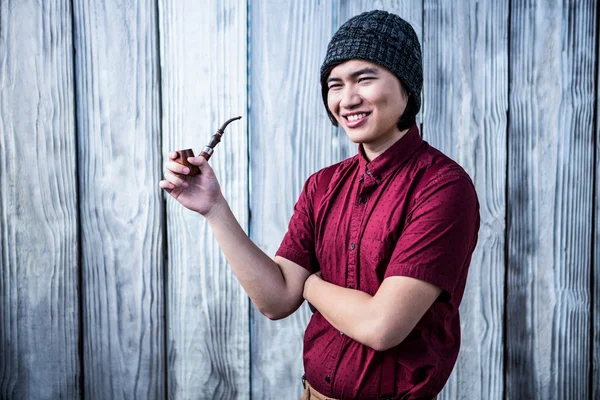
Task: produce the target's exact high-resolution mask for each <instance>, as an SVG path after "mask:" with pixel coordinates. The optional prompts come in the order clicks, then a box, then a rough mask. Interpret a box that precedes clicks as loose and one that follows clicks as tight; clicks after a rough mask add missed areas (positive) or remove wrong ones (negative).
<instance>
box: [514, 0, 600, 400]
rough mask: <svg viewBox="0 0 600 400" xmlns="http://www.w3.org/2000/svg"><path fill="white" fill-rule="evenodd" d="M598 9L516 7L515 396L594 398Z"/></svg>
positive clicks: (587, 4) (546, 4)
mask: <svg viewBox="0 0 600 400" xmlns="http://www.w3.org/2000/svg"><path fill="white" fill-rule="evenodd" d="M595 7H596V4H595V2H594V1H583V2H577V3H575V2H569V3H568V4H563V3H562V2H559V1H550V0H548V1H539V2H533V1H526V0H516V1H512V2H511V10H510V18H511V21H510V25H511V31H510V123H509V141H508V143H509V146H508V148H509V162H508V164H509V169H508V217H507V218H508V232H507V235H508V251H509V254H508V256H509V258H508V281H507V285H508V287H507V289H508V297H507V322H508V325H507V333H506V334H507V336H506V346H507V354H506V361H507V366H506V367H507V374H506V397H507V398H509V399H524V398H531V399H534V398H537V399H586V398H588V396H589V377H590V375H589V355H590V350H589V344H590V337H589V335H590V307H589V304H590V265H591V259H590V256H591V251H592V249H591V244H592V240H591V234H592V223H593V221H592V219H591V217H592V206H591V204H592V186H593V181H592V174H590V173H589V171H591V170H592V168H594V165H593V159H594V146H593V143H594V141H593V114H594V108H593V107H594V100H593V93H594V90H593V88H594V80H595V61H596V60H595V57H594V51H595V50H594V49H595V41H594V40H593V37H594V34H593V32H594V30H595V29H596V30H597V27H596V26H595V24H594V19H595V17H594V16H595V15H596V9H595Z"/></svg>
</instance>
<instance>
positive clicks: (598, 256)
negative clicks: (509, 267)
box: [590, 4, 600, 399]
mask: <svg viewBox="0 0 600 400" xmlns="http://www.w3.org/2000/svg"><path fill="white" fill-rule="evenodd" d="M598 12H599V10H598V5H597V4H596V19H595V21H594V23H593V24H592V26H595V27H596V29H595V30H594V32H593V38H594V40H595V41H596V44H597V47H596V60H595V62H596V72H597V75H596V84H595V87H594V89H595V91H596V110H595V115H594V122H595V125H596V132H595V133H596V137H595V140H596V181H595V182H594V184H595V198H594V202H595V204H594V206H595V219H594V233H595V237H594V254H593V260H594V263H593V265H592V266H591V268H592V269H591V277H592V281H591V290H592V292H591V295H592V299H593V301H592V304H591V306H592V326H591V335H592V337H591V346H592V349H591V350H592V354H591V371H590V372H591V374H590V379H591V382H590V388H591V392H590V398H591V399H600V67H599V65H600V38H599V37H598V26H599V25H600V20H598V18H599V17H600V16H599V14H598Z"/></svg>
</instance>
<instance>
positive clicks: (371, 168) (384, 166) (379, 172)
mask: <svg viewBox="0 0 600 400" xmlns="http://www.w3.org/2000/svg"><path fill="white" fill-rule="evenodd" d="M422 143H423V139H422V138H421V136H420V135H419V128H417V125H416V124H414V125H413V126H412V127H411V128H410V129H409V130H408V132H406V134H405V135H404V136H402V137H401V138H400V139H399V140H398V141H397V142H396V143H394V144H393V145H391V146H390V148H388V149H387V150H386V151H384V152H383V153H382V154H380V155H379V156H378V157H377V158H375V159H374V160H373V161H370V162H369V160H367V158H366V156H365V153H364V149H363V145H362V143H361V144H359V146H358V162H359V165H360V170H361V171H363V172H364V173H365V174H367V175H370V176H372V177H373V178H374V179H375V180H376V181H377V183H380V182H381V180H382V179H384V178H385V177H386V176H387V175H389V174H390V173H392V172H394V171H395V170H396V169H398V167H400V166H402V165H403V164H404V162H405V161H406V160H408V158H409V157H410V156H411V155H412V154H413V153H414V152H415V151H416V150H417V149H418V148H419V146H421V144H422Z"/></svg>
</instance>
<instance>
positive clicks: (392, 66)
mask: <svg viewBox="0 0 600 400" xmlns="http://www.w3.org/2000/svg"><path fill="white" fill-rule="evenodd" d="M352 59H361V60H366V61H371V62H373V63H375V64H378V65H381V66H383V67H385V68H387V69H388V70H390V71H391V72H392V73H393V74H394V75H396V76H397V77H398V79H400V80H401V81H402V82H403V83H404V85H405V86H406V88H407V89H408V91H409V92H410V93H411V96H414V100H415V103H416V104H415V106H416V110H414V114H415V115H416V114H417V113H418V111H419V109H420V107H421V88H422V86H423V63H422V60H421V46H420V44H419V39H418V38H417V34H416V33H415V31H414V29H413V28H412V26H411V25H410V24H409V23H408V22H406V21H404V20H403V19H402V18H400V17H399V16H397V15H395V14H390V13H388V12H386V11H381V10H374V11H369V12H365V13H362V14H360V15H357V16H355V17H353V18H351V19H349V20H348V21H346V23H344V24H343V25H342V26H341V27H340V29H338V31H337V32H336V33H335V34H334V35H333V37H332V38H331V41H330V42H329V45H328V46H327V54H326V55H325V61H323V65H322V66H321V75H323V73H324V72H325V71H326V70H327V69H328V68H331V66H334V65H336V64H339V63H340V62H343V61H347V60H352ZM325 106H327V104H325Z"/></svg>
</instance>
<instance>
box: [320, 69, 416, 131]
mask: <svg viewBox="0 0 600 400" xmlns="http://www.w3.org/2000/svg"><path fill="white" fill-rule="evenodd" d="M345 61H347V60H345ZM345 61H340V62H337V63H335V64H332V65H331V66H329V67H327V68H326V69H325V70H323V72H322V73H321V97H323V104H324V105H325V110H326V111H327V116H328V117H329V120H330V121H331V123H332V124H333V126H338V122H337V120H336V119H335V117H334V116H333V113H332V112H331V110H330V109H329V106H328V105H327V94H328V93H329V86H328V85H327V78H329V74H331V71H332V70H333V69H334V68H335V67H337V66H338V65H340V64H342V63H343V62H345ZM398 80H399V81H400V88H401V90H403V91H404V93H406V94H407V96H408V101H407V103H406V108H405V109H404V112H403V113H402V115H401V116H400V119H399V120H398V123H397V124H396V126H397V127H398V130H400V131H404V130H406V129H409V128H410V127H411V126H413V125H414V124H415V122H416V116H417V113H418V112H419V109H418V107H417V106H416V104H415V97H414V96H413V95H412V93H410V92H409V91H408V90H407V86H406V84H405V83H404V82H402V80H401V79H398Z"/></svg>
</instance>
